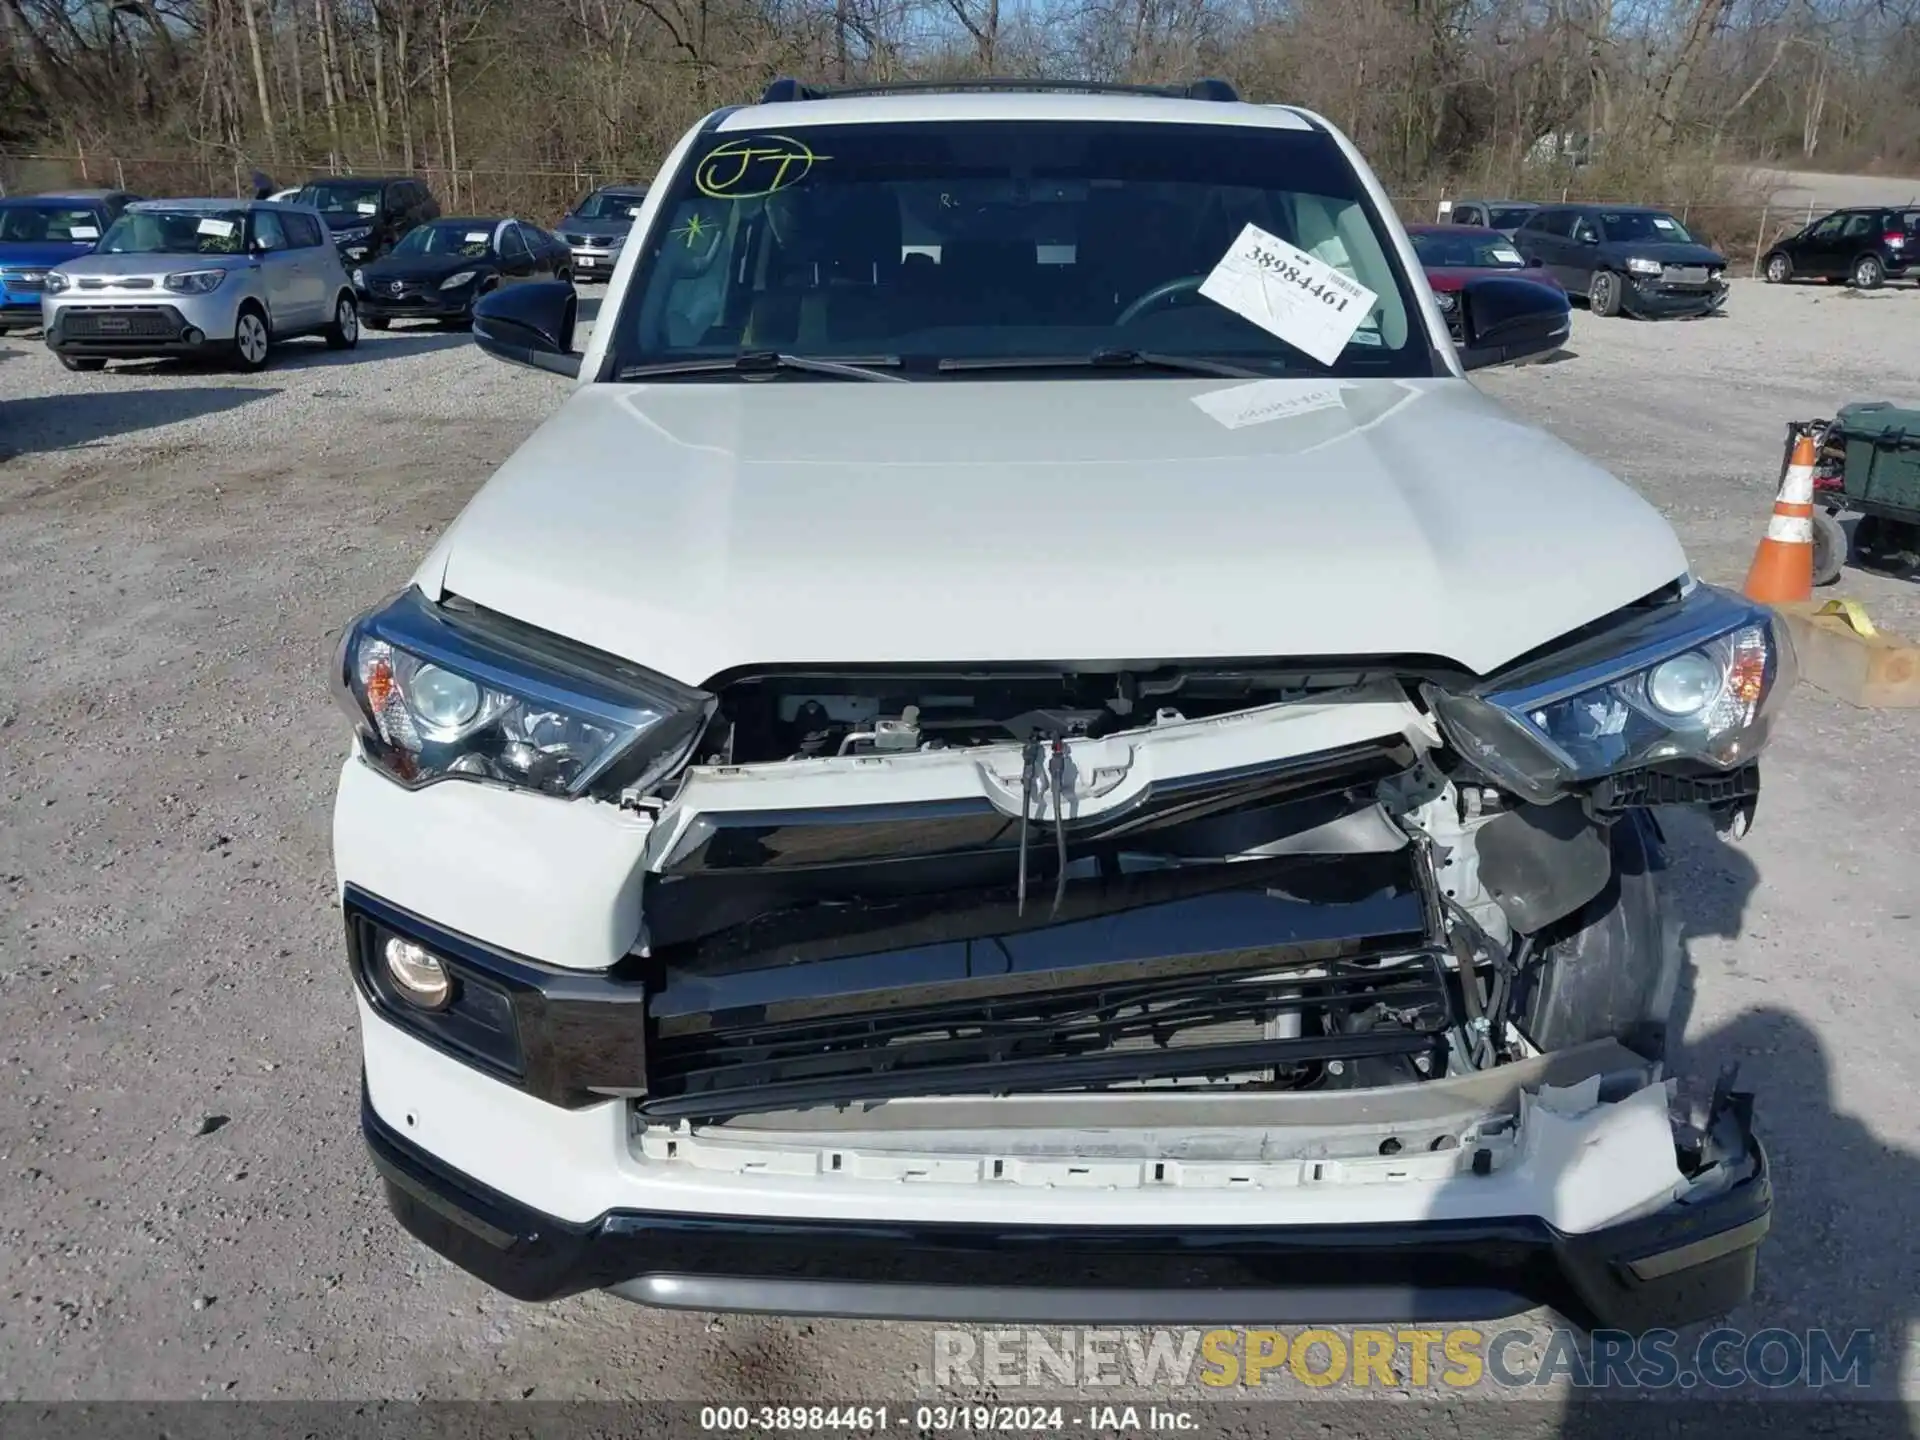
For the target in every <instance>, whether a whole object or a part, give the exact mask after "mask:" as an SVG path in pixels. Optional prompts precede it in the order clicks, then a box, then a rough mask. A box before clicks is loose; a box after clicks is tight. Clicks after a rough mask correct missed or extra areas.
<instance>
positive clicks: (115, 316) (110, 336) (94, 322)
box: [60, 305, 187, 340]
mask: <svg viewBox="0 0 1920 1440" xmlns="http://www.w3.org/2000/svg"><path fill="white" fill-rule="evenodd" d="M186 328H187V327H186V321H185V320H184V319H182V318H181V315H180V312H179V311H178V310H175V309H174V308H173V307H172V306H170V305H126V306H107V305H100V306H88V307H84V308H81V307H74V308H70V309H67V310H65V311H63V312H61V315H60V329H61V333H62V334H64V335H65V336H66V337H67V339H69V340H173V339H177V338H178V337H179V335H180V332H181V331H183V330H185V329H186Z"/></svg>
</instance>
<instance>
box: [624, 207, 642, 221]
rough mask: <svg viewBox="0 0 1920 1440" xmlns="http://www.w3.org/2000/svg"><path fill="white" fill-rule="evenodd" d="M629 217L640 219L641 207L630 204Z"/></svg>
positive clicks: (628, 208)
mask: <svg viewBox="0 0 1920 1440" xmlns="http://www.w3.org/2000/svg"><path fill="white" fill-rule="evenodd" d="M627 218H628V219H629V220H638V219H639V218H640V207H639V206H638V205H629V206H628V207H627Z"/></svg>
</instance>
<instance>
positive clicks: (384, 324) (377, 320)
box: [361, 315, 393, 330]
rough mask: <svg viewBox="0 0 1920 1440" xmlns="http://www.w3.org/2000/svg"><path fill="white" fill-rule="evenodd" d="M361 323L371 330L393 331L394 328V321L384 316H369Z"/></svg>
mask: <svg viewBox="0 0 1920 1440" xmlns="http://www.w3.org/2000/svg"><path fill="white" fill-rule="evenodd" d="M361 323H362V324H363V325H365V326H366V327H367V329H369V330H391V329H392V328H393V321H391V320H389V319H387V317H386V316H384V315H369V316H368V317H367V318H366V319H365V320H363V321H362V322H361Z"/></svg>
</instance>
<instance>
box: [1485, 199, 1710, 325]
mask: <svg viewBox="0 0 1920 1440" xmlns="http://www.w3.org/2000/svg"><path fill="white" fill-rule="evenodd" d="M1513 243H1514V245H1515V247H1516V248H1517V249H1518V250H1519V251H1520V253H1521V254H1522V255H1523V256H1525V257H1526V258H1527V259H1528V260H1529V261H1538V262H1539V263H1540V265H1541V266H1543V267H1544V268H1545V269H1546V270H1547V272H1548V273H1549V274H1551V275H1552V276H1553V278H1554V279H1556V280H1558V281H1559V282H1560V283H1561V284H1562V285H1563V286H1565V287H1566V291H1567V293H1568V294H1569V295H1578V296H1583V297H1585V299H1586V302H1587V305H1588V308H1589V309H1591V310H1592V311H1593V313H1594V314H1596V315H1619V314H1622V313H1624V314H1627V315H1634V316H1638V317H1639V318H1641V319H1643V320H1660V319H1665V318H1668V317H1672V316H1697V315H1710V314H1712V313H1713V312H1714V311H1715V310H1718V309H1719V308H1720V307H1721V306H1722V305H1724V304H1726V301H1727V284H1726V281H1725V280H1724V279H1723V278H1722V272H1723V271H1724V270H1725V269H1726V268H1727V257H1726V256H1724V255H1722V254H1720V252H1719V251H1717V250H1713V249H1710V248H1709V247H1707V246H1705V245H1702V244H1700V243H1699V242H1698V241H1697V240H1695V239H1694V238H1693V237H1692V236H1691V235H1689V234H1688V233H1687V227H1686V226H1684V225H1682V224H1681V223H1680V221H1679V220H1677V219H1676V218H1675V217H1674V216H1672V215H1669V214H1668V213H1667V212H1666V211H1664V210H1655V209H1653V208H1651V207H1650V206H1644V205H1543V206H1542V207H1541V208H1540V209H1538V210H1536V211H1535V212H1534V213H1533V214H1532V215H1530V216H1528V217H1527V222H1526V223H1525V224H1524V225H1522V226H1521V227H1520V228H1519V229H1518V230H1516V231H1515V232H1514V235H1513Z"/></svg>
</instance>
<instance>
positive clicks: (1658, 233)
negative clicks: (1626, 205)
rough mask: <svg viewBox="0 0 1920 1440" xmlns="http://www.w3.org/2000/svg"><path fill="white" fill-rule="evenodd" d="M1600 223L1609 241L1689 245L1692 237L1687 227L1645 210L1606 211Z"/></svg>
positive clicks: (1669, 216) (1666, 216) (1602, 214)
mask: <svg viewBox="0 0 1920 1440" xmlns="http://www.w3.org/2000/svg"><path fill="white" fill-rule="evenodd" d="M1600 223H1601V224H1602V225H1604V226H1606V227H1607V239H1609V240H1657V241H1659V242H1660V243H1661V244H1663V245H1690V244H1692V243H1693V237H1692V236H1691V235H1689V234H1687V227H1686V226H1684V225H1682V224H1681V223H1680V222H1679V221H1678V220H1676V219H1674V218H1673V216H1671V215H1661V214H1658V213H1655V212H1653V211H1647V210H1606V211H1602V212H1601V215H1600Z"/></svg>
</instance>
